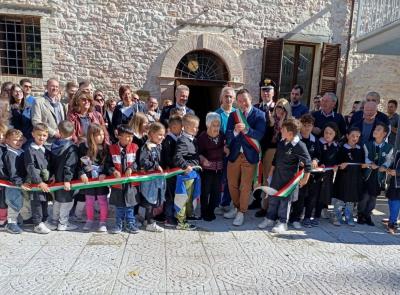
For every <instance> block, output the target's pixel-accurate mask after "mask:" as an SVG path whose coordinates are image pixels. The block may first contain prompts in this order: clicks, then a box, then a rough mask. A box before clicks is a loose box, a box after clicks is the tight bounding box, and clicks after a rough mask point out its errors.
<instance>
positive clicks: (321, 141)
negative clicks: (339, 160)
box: [319, 137, 337, 146]
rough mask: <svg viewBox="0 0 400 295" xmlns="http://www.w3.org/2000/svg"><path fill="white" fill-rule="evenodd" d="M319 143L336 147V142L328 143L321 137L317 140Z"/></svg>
mask: <svg viewBox="0 0 400 295" xmlns="http://www.w3.org/2000/svg"><path fill="white" fill-rule="evenodd" d="M319 142H320V143H322V144H327V145H329V146H330V145H331V144H333V146H337V143H336V141H332V142H331V143H328V142H327V141H326V140H325V138H323V137H320V138H319Z"/></svg>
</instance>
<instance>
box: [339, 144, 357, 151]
mask: <svg viewBox="0 0 400 295" xmlns="http://www.w3.org/2000/svg"><path fill="white" fill-rule="evenodd" d="M343 146H344V147H345V148H346V149H348V150H351V149H354V148H356V149H360V148H361V147H360V146H359V145H358V144H356V146H355V147H354V148H353V147H351V146H350V145H349V144H348V143H345V144H344V145H343Z"/></svg>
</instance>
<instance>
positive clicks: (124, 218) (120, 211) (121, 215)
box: [115, 207, 136, 229]
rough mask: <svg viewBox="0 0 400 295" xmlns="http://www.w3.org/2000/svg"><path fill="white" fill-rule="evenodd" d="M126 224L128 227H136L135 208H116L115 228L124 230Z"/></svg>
mask: <svg viewBox="0 0 400 295" xmlns="http://www.w3.org/2000/svg"><path fill="white" fill-rule="evenodd" d="M124 222H125V223H126V225H127V226H132V225H133V226H134V225H136V222H135V212H134V207H116V214H115V226H116V227H118V228H120V229H122V228H123V225H124Z"/></svg>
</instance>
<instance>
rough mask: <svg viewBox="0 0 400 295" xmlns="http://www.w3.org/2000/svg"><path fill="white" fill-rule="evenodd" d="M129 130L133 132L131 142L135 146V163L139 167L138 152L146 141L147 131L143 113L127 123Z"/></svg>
mask: <svg viewBox="0 0 400 295" xmlns="http://www.w3.org/2000/svg"><path fill="white" fill-rule="evenodd" d="M129 126H130V128H131V129H132V130H133V139H132V142H133V143H134V144H136V145H137V147H138V151H137V154H136V163H137V164H138V166H139V159H140V151H141V149H142V146H143V145H144V144H145V143H146V141H147V131H148V130H149V120H148V119H147V117H146V115H145V114H144V113H141V112H138V113H135V115H134V116H133V117H132V120H131V121H130V122H129Z"/></svg>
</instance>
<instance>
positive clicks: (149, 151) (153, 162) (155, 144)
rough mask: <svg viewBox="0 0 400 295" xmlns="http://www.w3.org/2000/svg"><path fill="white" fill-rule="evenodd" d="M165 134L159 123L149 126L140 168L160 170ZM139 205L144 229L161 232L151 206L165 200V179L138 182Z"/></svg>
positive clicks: (158, 204) (155, 205)
mask: <svg viewBox="0 0 400 295" xmlns="http://www.w3.org/2000/svg"><path fill="white" fill-rule="evenodd" d="M164 136H165V128H164V125H163V124H161V123H158V122H156V123H153V124H151V126H150V129H149V133H148V138H149V139H148V140H147V142H146V143H145V144H144V145H143V147H142V149H141V151H140V160H139V163H140V168H141V169H144V170H145V171H160V172H163V169H162V168H161V142H162V141H163V139H164ZM140 198H141V200H140V205H141V206H142V207H144V208H145V210H146V212H145V219H146V221H147V225H146V230H147V231H153V232H163V231H164V229H163V228H162V227H160V226H158V225H157V224H156V222H155V220H154V219H153V208H156V207H159V206H160V205H161V204H162V202H163V201H164V200H165V179H162V178H160V179H155V180H152V181H146V182H142V183H141V184H140Z"/></svg>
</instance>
